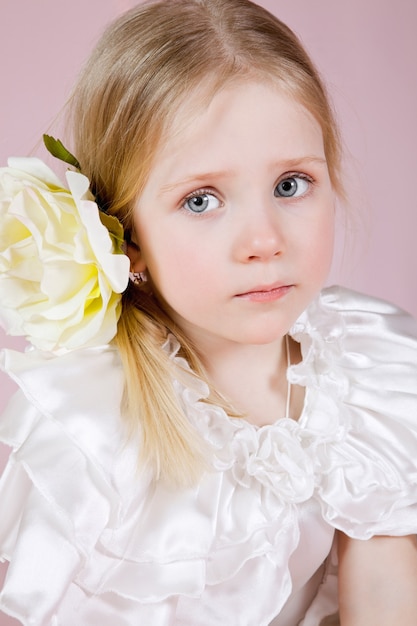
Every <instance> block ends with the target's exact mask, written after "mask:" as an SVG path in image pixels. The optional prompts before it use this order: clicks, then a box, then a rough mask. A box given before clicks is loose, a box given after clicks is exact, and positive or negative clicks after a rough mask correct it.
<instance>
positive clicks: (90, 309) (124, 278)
mask: <svg viewBox="0 0 417 626" xmlns="http://www.w3.org/2000/svg"><path fill="white" fill-rule="evenodd" d="M8 166H9V167H5V168H1V169H0V322H1V324H2V326H3V327H4V329H5V330H6V332H7V333H8V334H10V335H20V336H24V337H26V338H27V339H28V341H30V342H31V343H32V344H33V345H34V346H36V347H37V348H40V349H41V350H45V351H52V352H58V351H62V350H71V349H74V348H78V347H82V346H93V345H99V344H102V343H107V342H108V341H110V340H111V339H112V338H113V337H114V336H115V334H116V330H117V321H118V318H119V316H120V310H121V295H120V294H121V293H122V292H123V291H124V290H125V289H126V286H127V283H128V279H129V259H128V258H127V256H126V255H125V254H123V248H122V245H123V229H122V226H121V225H120V223H119V222H118V220H116V219H115V218H112V217H110V216H108V215H105V214H103V213H102V212H101V211H99V209H98V207H97V204H96V203H95V202H94V199H93V197H92V195H91V194H90V192H89V181H88V179H87V178H86V177H85V176H83V175H82V174H81V173H79V172H74V171H68V172H67V173H66V178H67V183H68V187H69V189H65V188H64V186H63V185H62V183H61V182H60V180H59V179H58V178H57V177H56V176H55V174H54V173H53V172H52V171H51V170H50V169H49V168H48V167H47V166H46V165H45V164H44V163H43V162H42V161H41V160H39V159H36V158H12V159H9V161H8Z"/></svg>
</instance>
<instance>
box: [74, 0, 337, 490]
mask: <svg viewBox="0 0 417 626" xmlns="http://www.w3.org/2000/svg"><path fill="white" fill-rule="evenodd" d="M254 77H256V78H257V79H264V80H268V81H269V82H271V81H273V82H274V83H275V84H277V85H278V86H279V87H280V88H281V89H283V90H285V91H286V92H287V93H289V94H290V95H291V97H293V98H294V99H295V100H296V101H297V102H299V103H301V104H302V105H304V107H305V108H306V109H307V110H308V111H310V113H311V114H312V115H313V117H314V118H315V119H316V120H317V121H318V123H319V124H320V127H321V129H322V133H323V140H324V147H325V153H326V158H327V162H328V168H329V173H330V178H331V181H332V184H333V187H334V189H335V191H336V192H337V193H339V194H340V195H343V188H342V183H341V179H340V169H341V167H340V160H341V151H340V141H339V137H338V132H337V127H336V124H335V121H334V116H333V113H332V110H331V107H330V105H329V101H328V98H327V96H326V92H325V89H324V86H323V84H322V82H321V80H320V78H319V76H318V73H317V71H316V70H315V68H314V66H313V65H312V63H311V61H310V59H309V57H308V55H307V54H306V52H305V50H304V49H303V47H302V45H301V44H300V42H299V40H298V39H297V37H296V36H295V35H294V33H293V32H292V31H291V30H290V29H289V28H288V27H287V26H286V25H285V24H283V23H282V22H280V21H279V20H278V19H277V18H275V17H274V16H273V15H271V14H270V13H268V12H267V11H266V10H265V9H263V8H261V7H259V6H258V5H256V4H253V3H252V2H249V1H248V0H157V1H156V2H151V3H146V4H142V5H139V6H137V7H135V8H134V9H132V10H131V11H129V12H127V13H126V14H124V15H122V16H121V17H120V18H119V19H117V20H116V21H115V22H114V23H113V24H112V25H111V26H110V27H109V28H108V29H107V31H106V32H105V33H104V35H103V37H102V38H101V40H100V41H99V43H98V45H97V47H96V48H95V50H94V51H93V54H92V55H91V57H90V59H89V61H88V62H87V64H86V66H85V68H84V70H83V72H82V74H81V76H80V79H79V82H78V83H77V85H76V88H75V90H74V93H73V97H72V120H71V121H72V128H73V133H74V146H73V150H74V152H75V154H76V155H77V158H78V159H79V161H80V163H81V166H82V171H83V173H84V174H86V175H87V176H88V177H89V178H90V180H91V182H92V190H93V192H94V193H95V195H96V197H97V199H98V201H99V203H100V204H101V206H102V208H105V209H106V210H107V211H108V212H109V213H112V214H115V215H117V217H118V218H119V219H120V221H122V223H123V224H124V227H125V231H126V234H127V237H128V238H129V237H130V235H131V228H132V211H133V209H134V206H135V201H136V200H137V198H138V196H139V195H140V193H141V190H142V189H143V186H144V185H145V183H146V180H147V177H148V174H149V171H150V168H151V167H152V163H153V159H154V156H155V154H156V151H157V149H158V147H159V146H160V143H161V141H163V138H164V133H165V132H167V129H168V128H169V126H170V124H171V123H172V121H173V120H174V119H175V115H176V112H177V111H178V109H179V108H180V107H181V104H182V103H184V101H186V98H187V95H189V94H190V93H191V92H193V91H195V90H196V88H197V86H199V87H201V85H205V87H206V93H207V97H208V98H210V97H213V96H214V95H215V93H217V92H218V91H219V90H220V89H222V88H223V87H224V86H225V85H229V84H230V83H231V81H237V80H240V81H242V80H247V79H248V78H254ZM168 332H170V333H172V334H174V335H175V336H176V337H177V339H178V341H179V343H180V345H181V351H182V354H183V355H184V356H185V357H186V358H187V360H188V362H189V363H190V366H191V368H192V370H193V371H194V372H195V373H196V375H198V376H200V377H202V378H204V370H203V368H202V366H201V363H200V359H199V358H198V354H197V352H196V350H195V349H194V348H193V346H192V345H190V343H189V341H188V339H187V337H185V336H184V335H183V334H182V333H181V331H180V329H178V328H176V327H175V325H174V323H173V322H172V321H171V320H170V318H169V317H168V315H167V314H166V313H165V311H164V310H163V309H162V308H161V306H160V305H159V304H158V302H156V300H155V299H154V298H153V297H152V295H151V294H150V293H148V292H147V291H146V289H141V288H138V287H136V286H134V285H130V286H129V288H128V289H127V291H126V292H125V294H124V296H123V311H122V315H121V319H120V322H119V328H118V335H117V338H116V343H117V345H118V348H119V351H120V354H121V357H122V360H123V363H124V367H125V371H126V394H125V395H126V406H125V412H126V415H128V419H129V422H130V425H131V428H132V430H133V431H136V432H139V433H140V435H141V438H142V442H141V446H140V448H141V457H142V461H143V462H144V463H148V464H151V466H153V468H154V471H155V476H156V477H157V478H162V479H163V480H166V481H171V482H174V483H177V484H180V485H181V484H182V485H184V484H187V483H189V482H190V481H191V482H192V481H194V480H196V478H197V477H198V475H199V474H200V473H201V471H202V468H203V467H204V452H203V450H204V448H203V446H202V445H201V442H200V439H199V437H198V435H197V434H196V432H195V431H194V429H193V427H192V426H191V425H190V424H189V422H188V420H187V418H186V416H185V415H184V411H183V409H182V408H181V406H180V402H179V399H178V398H177V395H176V392H175V390H174V387H173V383H172V380H173V377H174V376H175V375H176V374H175V372H174V371H173V365H172V359H170V358H169V356H168V355H167V354H165V351H163V350H161V344H162V343H163V342H164V340H165V339H166V337H167V334H168ZM214 395H215V394H214ZM214 395H213V394H212V397H214ZM218 400H219V399H218V398H216V401H218Z"/></svg>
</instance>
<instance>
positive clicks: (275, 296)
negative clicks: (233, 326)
mask: <svg viewBox="0 0 417 626" xmlns="http://www.w3.org/2000/svg"><path fill="white" fill-rule="evenodd" d="M292 287H293V285H281V284H274V285H268V286H262V287H255V288H254V289H251V290H250V291H246V292H244V293H239V294H237V296H236V297H237V298H241V299H243V300H250V301H252V302H273V301H274V300H279V298H282V297H283V296H285V295H286V294H287V293H288V291H290V289H291V288H292Z"/></svg>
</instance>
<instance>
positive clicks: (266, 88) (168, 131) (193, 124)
mask: <svg viewBox="0 0 417 626" xmlns="http://www.w3.org/2000/svg"><path fill="white" fill-rule="evenodd" d="M257 93H259V94H262V93H268V95H269V96H270V97H271V96H272V98H274V97H275V98H276V102H277V114H278V110H280V115H281V117H282V115H283V113H284V111H283V109H282V106H281V107H280V106H279V105H280V104H282V102H283V101H287V102H288V103H290V104H291V107H290V108H291V109H293V110H296V111H297V112H303V114H305V115H307V116H308V117H309V118H310V120H311V121H312V123H314V124H317V122H316V120H315V118H314V117H313V115H312V113H310V111H308V110H307V109H306V108H305V106H304V105H303V104H302V103H301V102H300V101H299V100H298V99H297V98H296V97H295V95H294V93H291V92H290V91H289V89H288V88H287V87H286V86H285V85H283V84H282V83H280V82H278V81H277V80H274V79H273V78H271V80H268V81H267V80H260V79H258V80H256V79H255V78H252V79H248V78H245V79H237V80H233V81H232V82H227V83H226V84H223V85H218V84H214V85H213V84H212V81H210V80H209V79H208V80H204V81H202V82H201V83H200V84H199V85H198V86H197V87H194V88H193V89H190V90H189V91H188V92H187V94H186V95H184V96H183V97H182V98H181V99H180V100H179V101H178V103H177V104H176V106H175V107H173V109H172V112H171V114H170V115H169V118H168V119H167V121H166V123H165V127H164V129H163V132H162V142H161V143H162V145H164V144H166V143H167V142H171V141H175V140H176V138H177V139H178V140H181V139H184V138H185V137H186V136H187V135H188V134H189V133H190V128H193V129H195V128H198V127H199V126H201V125H203V124H208V125H210V124H211V125H216V123H217V122H218V117H219V115H221V116H222V117H223V119H224V118H225V115H226V114H227V113H229V114H230V115H229V118H228V119H229V120H233V115H234V112H235V111H236V110H237V109H241V106H240V105H241V102H242V101H245V100H246V101H249V100H254V96H255V100H256V94H257ZM259 113H260V112H259V111H257V110H256V109H254V110H252V111H251V117H252V122H254V121H256V117H257V115H259ZM249 121H250V120H248V122H249Z"/></svg>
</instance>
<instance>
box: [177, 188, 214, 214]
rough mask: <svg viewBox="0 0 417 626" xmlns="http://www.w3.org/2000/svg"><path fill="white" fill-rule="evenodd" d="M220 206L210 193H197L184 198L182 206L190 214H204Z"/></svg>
mask: <svg viewBox="0 0 417 626" xmlns="http://www.w3.org/2000/svg"><path fill="white" fill-rule="evenodd" d="M220 205H221V203H220V200H219V199H218V198H216V196H215V195H213V194H212V193H205V192H201V191H197V192H194V193H193V194H191V195H189V196H188V197H187V198H185V200H184V203H183V205H182V206H183V207H184V208H185V209H187V210H188V211H191V212H192V213H206V212H207V211H212V210H213V209H218V208H219V207H220Z"/></svg>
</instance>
